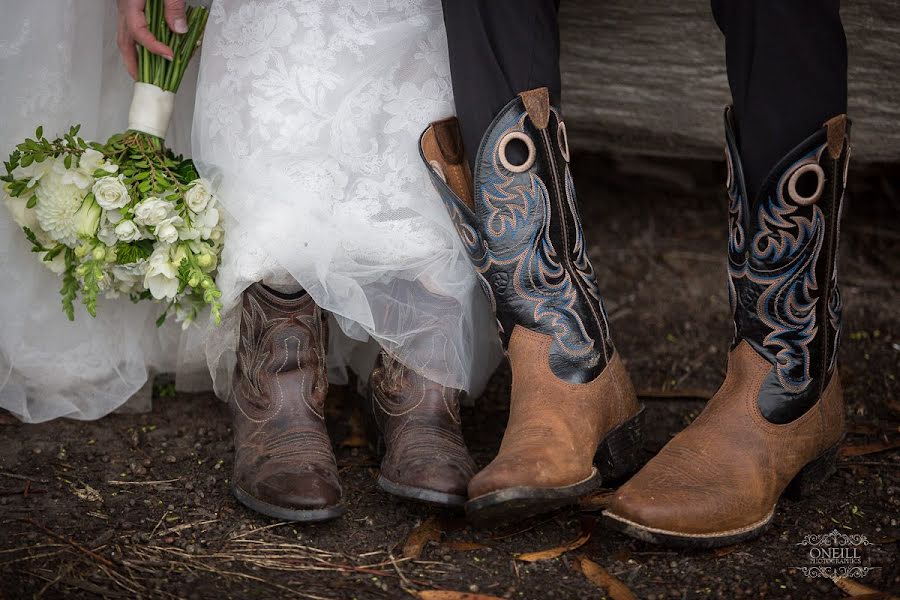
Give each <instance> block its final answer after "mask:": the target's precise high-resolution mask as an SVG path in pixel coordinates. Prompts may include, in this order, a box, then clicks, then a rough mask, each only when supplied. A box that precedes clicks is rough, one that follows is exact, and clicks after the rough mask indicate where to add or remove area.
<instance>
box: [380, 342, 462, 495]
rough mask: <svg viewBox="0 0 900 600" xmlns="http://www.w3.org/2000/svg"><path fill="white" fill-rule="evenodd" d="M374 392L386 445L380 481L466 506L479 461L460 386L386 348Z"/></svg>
mask: <svg viewBox="0 0 900 600" xmlns="http://www.w3.org/2000/svg"><path fill="white" fill-rule="evenodd" d="M369 395H370V399H371V402H372V413H373V415H374V417H375V421H376V423H377V426H378V430H379V434H380V436H379V440H380V443H381V444H382V445H383V451H384V457H383V458H382V460H381V474H380V475H379V477H378V485H379V487H381V489H383V490H384V491H386V492H388V493H390V494H393V495H395V496H399V497H401V498H406V499H410V500H417V501H420V502H426V503H428V504H434V505H438V506H444V507H462V506H463V505H464V504H465V502H466V498H467V494H466V486H468V484H469V480H470V479H472V475H474V474H475V463H474V462H473V461H472V458H471V457H470V456H469V451H468V449H467V448H466V443H465V441H464V440H463V436H462V430H461V429H460V419H459V396H460V391H459V390H455V389H452V388H448V387H444V386H442V385H440V384H438V383H435V382H433V381H431V380H429V379H428V378H426V377H423V376H422V375H420V374H418V373H416V372H415V371H413V370H412V369H409V368H407V367H405V366H404V365H403V364H402V363H400V362H399V361H398V360H397V359H395V358H393V357H391V356H390V355H388V354H387V353H386V352H382V353H381V354H380V355H379V357H378V362H377V364H376V365H375V369H374V370H373V371H372V374H371V376H370V378H369Z"/></svg>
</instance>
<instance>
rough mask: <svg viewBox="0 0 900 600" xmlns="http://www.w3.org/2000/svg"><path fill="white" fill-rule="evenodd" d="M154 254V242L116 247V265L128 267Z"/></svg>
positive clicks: (140, 241)
mask: <svg viewBox="0 0 900 600" xmlns="http://www.w3.org/2000/svg"><path fill="white" fill-rule="evenodd" d="M151 254H153V240H139V241H137V242H131V243H130V244H119V245H118V246H116V263H117V264H120V265H128V264H131V263H136V262H138V261H139V260H141V259H146V258H148V257H149V256H150V255H151Z"/></svg>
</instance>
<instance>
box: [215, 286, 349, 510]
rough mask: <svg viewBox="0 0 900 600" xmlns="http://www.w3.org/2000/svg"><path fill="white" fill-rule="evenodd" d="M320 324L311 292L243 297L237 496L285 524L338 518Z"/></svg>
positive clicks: (258, 291)
mask: <svg viewBox="0 0 900 600" xmlns="http://www.w3.org/2000/svg"><path fill="white" fill-rule="evenodd" d="M324 341H325V324H324V322H323V320H322V311H321V310H320V309H319V307H318V306H316V304H315V302H313V299H312V298H311V297H310V296H309V294H303V295H302V296H300V297H297V298H292V297H290V296H286V295H283V294H279V293H277V292H274V291H272V290H269V289H268V288H266V287H264V286H263V285H262V284H260V283H256V284H254V285H252V286H250V287H249V288H248V289H247V290H246V291H245V292H244V295H243V314H242V317H241V338H240V344H239V347H238V364H237V367H236V368H235V373H234V402H233V403H232V408H233V410H232V413H233V415H234V448H235V460H234V479H233V488H232V489H233V492H234V495H235V497H236V498H237V499H238V500H239V501H240V502H241V503H242V504H244V505H245V506H247V507H249V508H251V509H253V510H255V511H256V512H259V513H262V514H264V515H268V516H270V517H275V518H278V519H288V520H291V521H324V520H327V519H333V518H335V517H337V516H340V515H341V514H343V513H344V506H342V505H341V504H340V501H341V484H340V481H339V480H338V471H337V464H336V462H335V459H334V453H333V451H332V449H331V440H330V439H329V438H328V432H327V431H326V429H325V413H324V406H325V396H326V394H327V392H328V381H327V379H326V378H325V348H324Z"/></svg>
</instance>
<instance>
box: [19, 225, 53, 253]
mask: <svg viewBox="0 0 900 600" xmlns="http://www.w3.org/2000/svg"><path fill="white" fill-rule="evenodd" d="M22 231H24V232H25V238H26V239H27V240H28V241H29V242H31V251H32V252H47V251H48V250H49V249H48V248H45V247H44V245H43V244H42V243H40V242H39V241H38V239H37V236H36V235H35V234H34V232H33V231H32V230H31V229H29V228H28V227H23V228H22Z"/></svg>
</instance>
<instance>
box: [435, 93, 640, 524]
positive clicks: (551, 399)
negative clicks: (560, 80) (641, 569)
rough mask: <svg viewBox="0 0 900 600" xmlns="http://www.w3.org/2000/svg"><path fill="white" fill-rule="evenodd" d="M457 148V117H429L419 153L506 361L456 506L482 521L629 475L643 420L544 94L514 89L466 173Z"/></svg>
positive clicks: (561, 136) (557, 124) (560, 501)
mask: <svg viewBox="0 0 900 600" xmlns="http://www.w3.org/2000/svg"><path fill="white" fill-rule="evenodd" d="M460 140H461V138H460V136H459V131H458V124H457V123H456V121H455V119H448V120H444V121H439V122H437V123H433V124H432V125H431V127H429V128H428V129H427V130H426V131H425V132H424V133H423V135H422V138H421V154H422V158H423V159H424V160H425V162H427V163H428V164H429V165H430V166H431V167H432V180H433V182H434V184H435V186H436V187H437V188H438V190H439V191H440V193H441V196H442V198H443V200H444V203H445V205H446V207H447V209H448V211H449V213H450V216H451V218H452V220H453V222H454V224H455V226H456V229H457V231H458V233H459V235H460V238H461V239H462V242H463V245H464V246H465V247H466V249H467V250H468V252H469V256H470V258H471V259H472V262H473V263H474V265H475V269H476V271H477V273H478V276H479V279H480V281H481V283H482V284H483V287H484V289H485V292H486V293H487V295H488V297H489V298H490V300H491V302H492V305H493V306H494V309H495V313H496V316H497V321H498V323H499V328H500V335H501V338H502V341H503V344H504V347H505V348H506V350H507V354H508V356H509V360H510V363H511V365H512V374H513V382H512V396H511V402H510V415H509V422H508V424H507V427H506V432H505V434H504V436H503V442H502V444H501V446H500V452H499V453H498V455H497V457H496V458H495V459H494V460H493V461H492V462H491V463H490V464H489V465H488V466H487V467H486V468H485V469H484V470H482V471H481V472H480V473H478V474H477V475H476V476H475V477H474V478H473V479H472V481H471V482H470V483H469V498H470V499H469V501H468V502H467V503H466V512H467V514H468V515H469V516H470V518H472V519H473V520H475V521H477V522H482V523H490V522H496V521H497V520H500V521H509V520H511V519H517V518H521V517H525V516H529V515H533V514H537V513H541V512H546V511H549V510H552V509H555V508H557V507H559V506H562V505H565V504H570V503H573V502H575V501H576V500H577V499H578V497H579V496H582V495H584V494H586V493H589V492H591V491H593V490H594V489H596V488H597V487H598V486H599V485H600V479H601V476H602V477H604V478H608V479H614V478H618V477H621V476H623V475H625V474H627V473H630V472H631V471H633V470H634V469H635V468H637V466H638V461H639V460H640V449H641V445H642V435H641V433H642V429H641V415H642V412H641V407H640V406H639V404H638V402H637V399H636V397H635V394H634V390H633V388H632V385H631V381H630V379H629V377H628V374H627V373H626V371H625V367H624V366H623V365H622V361H621V360H620V359H619V356H618V354H617V353H616V351H615V350H614V348H613V345H612V342H611V340H610V335H609V325H608V322H607V317H606V313H605V311H604V308H603V303H602V301H601V299H600V291H599V289H598V287H597V282H596V279H595V276H594V270H593V267H592V266H591V262H590V260H589V259H588V256H587V246H586V244H585V240H584V237H583V234H582V227H581V220H580V217H579V213H578V205H577V201H576V198H575V187H574V184H573V182H572V177H571V174H570V172H569V147H568V139H567V137H566V127H565V124H564V123H563V121H562V118H561V116H560V114H559V112H558V111H557V109H556V108H555V107H553V106H551V104H550V100H549V94H548V91H547V89H546V88H541V89H537V90H532V91H529V92H524V93H522V94H520V95H519V96H517V97H516V98H514V99H513V100H512V101H510V102H509V104H507V105H506V107H505V108H503V110H502V111H500V113H499V114H498V115H497V117H496V118H495V119H494V121H493V122H492V123H491V125H490V127H489V128H488V131H487V133H486V134H485V135H484V138H483V140H482V142H481V147H480V148H479V149H478V154H477V158H476V162H475V164H476V167H475V173H474V177H472V176H470V175H469V173H468V170H467V169H468V166H467V163H466V161H465V159H464V152H463V148H462V143H461V141H460ZM470 182H471V183H470ZM469 186H472V187H469ZM595 462H596V466H595Z"/></svg>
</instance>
